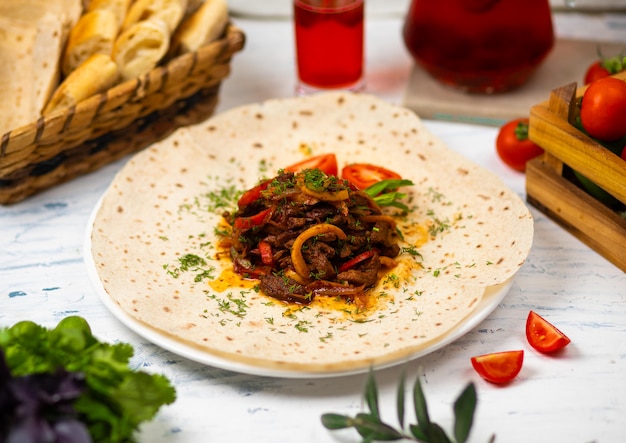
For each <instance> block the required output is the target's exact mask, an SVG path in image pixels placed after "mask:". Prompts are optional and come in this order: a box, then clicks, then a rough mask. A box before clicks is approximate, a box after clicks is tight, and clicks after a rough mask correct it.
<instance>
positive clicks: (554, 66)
mask: <svg viewBox="0 0 626 443" xmlns="http://www.w3.org/2000/svg"><path fill="white" fill-rule="evenodd" d="M598 48H599V49H600V51H601V53H602V54H603V55H605V56H607V57H609V56H610V57H612V56H615V55H617V54H619V53H620V52H626V43H623V44H620V43H612V42H611V43H609V42H598V41H589V40H573V39H559V40H557V41H556V42H555V45H554V48H553V49H552V51H551V52H550V54H549V55H548V57H547V58H546V60H545V61H544V62H543V64H542V65H541V66H540V67H539V68H538V69H537V71H536V72H535V73H534V74H533V76H532V77H531V78H530V79H529V81H528V82H527V83H526V84H525V85H524V86H522V87H521V88H519V89H517V90H515V91H510V92H506V93H502V94H493V95H478V94H466V93H464V92H460V91H457V90H454V89H451V88H448V87H445V86H443V85H441V84H439V83H437V82H436V81H435V80H433V79H432V78H431V77H430V76H429V75H428V74H427V73H426V71H424V70H423V69H422V68H421V67H419V66H417V65H414V66H413V68H412V71H411V74H410V77H409V84H408V86H407V90H406V94H405V97H404V104H405V106H406V107H408V108H410V109H412V110H413V111H415V112H416V113H417V114H418V115H419V116H420V117H422V118H425V119H435V120H447V121H457V122H464V123H475V124H481V125H491V126H501V125H502V124H504V123H505V122H507V121H509V120H511V119H513V118H517V117H528V116H529V114H530V108H531V107H532V106H533V105H536V104H537V103H541V102H543V101H545V100H547V99H548V97H549V95H550V91H552V90H553V89H555V88H558V87H560V86H563V85H566V84H569V83H572V82H577V84H578V85H579V86H580V85H582V81H583V77H584V75H585V71H586V69H587V67H588V66H589V65H590V64H591V63H592V62H593V61H595V60H597V59H598Z"/></svg>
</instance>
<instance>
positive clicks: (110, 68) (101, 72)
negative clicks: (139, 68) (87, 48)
mask: <svg viewBox="0 0 626 443" xmlns="http://www.w3.org/2000/svg"><path fill="white" fill-rule="evenodd" d="M118 75H119V73H118V68H117V65H116V64H115V62H114V61H113V60H112V59H111V56H110V55H108V54H93V55H91V56H89V58H88V59H87V60H85V62H84V63H82V64H81V65H80V66H79V67H78V68H76V69H75V70H74V71H72V72H71V73H70V75H68V76H67V78H66V79H65V80H64V81H63V83H61V85H60V86H59V87H58V88H57V90H56V91H55V92H54V94H53V95H52V98H51V99H50V101H49V102H48V104H47V105H46V108H45V109H44V112H43V114H44V115H49V114H51V113H53V112H56V111H59V110H61V109H65V108H68V107H70V106H74V105H76V104H77V103H79V102H81V101H83V100H85V99H87V98H89V97H91V96H92V95H95V94H97V93H99V92H104V91H106V90H108V89H109V88H110V87H111V86H113V85H114V84H115V82H116V81H117V79H118Z"/></svg>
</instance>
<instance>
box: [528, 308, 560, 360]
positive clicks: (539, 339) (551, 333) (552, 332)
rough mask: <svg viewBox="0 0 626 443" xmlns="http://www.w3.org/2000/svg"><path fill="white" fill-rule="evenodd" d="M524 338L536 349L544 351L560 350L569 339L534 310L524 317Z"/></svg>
mask: <svg viewBox="0 0 626 443" xmlns="http://www.w3.org/2000/svg"><path fill="white" fill-rule="evenodd" d="M526 339H527V340H528V343H530V345H531V346H532V347H533V348H535V349H536V350H537V351H539V352H545V353H551V352H556V351H560V350H561V349H563V348H564V347H565V346H567V345H568V344H569V342H570V341H571V340H570V339H569V338H568V337H567V335H565V334H563V333H562V332H561V331H559V330H558V329H557V328H556V327H555V326H554V325H553V324H551V323H550V322H549V321H547V320H546V319H545V318H543V317H542V316H540V315H539V314H537V313H536V312H534V311H530V312H529V313H528V318H527V319H526Z"/></svg>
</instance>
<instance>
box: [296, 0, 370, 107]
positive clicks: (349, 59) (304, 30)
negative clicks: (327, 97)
mask: <svg viewBox="0 0 626 443" xmlns="http://www.w3.org/2000/svg"><path fill="white" fill-rule="evenodd" d="M293 10H294V27H295V41H296V60H297V70H298V84H297V86H296V93H297V94H298V95H302V94H308V93H311V92H317V91H323V90H331V89H346V90H352V91H358V90H361V89H362V88H363V87H364V72H363V71H364V70H363V64H364V54H363V53H364V44H363V37H364V35H363V34H364V22H363V18H364V0H294V2H293Z"/></svg>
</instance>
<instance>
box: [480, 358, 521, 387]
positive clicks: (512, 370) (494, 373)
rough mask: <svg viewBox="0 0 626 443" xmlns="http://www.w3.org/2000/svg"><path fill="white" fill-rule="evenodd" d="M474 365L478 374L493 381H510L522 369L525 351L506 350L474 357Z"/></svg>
mask: <svg viewBox="0 0 626 443" xmlns="http://www.w3.org/2000/svg"><path fill="white" fill-rule="evenodd" d="M471 361H472V366H473V367H474V369H475V370H476V372H478V374H479V375H480V376H481V377H482V378H484V379H485V380H487V381H488V382H491V383H497V384H500V383H508V382H510V381H511V380H513V379H514V378H515V377H516V376H517V374H519V372H520V371H521V369H522V363H523V362H524V351H523V350H519V351H504V352H495V353H492V354H484V355H479V356H477V357H472V358H471Z"/></svg>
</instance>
